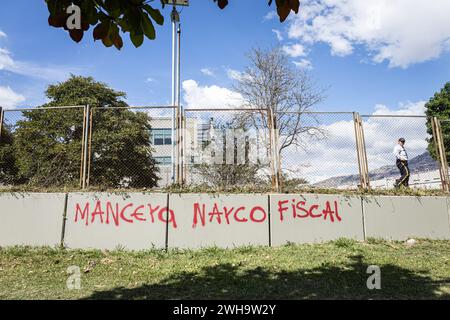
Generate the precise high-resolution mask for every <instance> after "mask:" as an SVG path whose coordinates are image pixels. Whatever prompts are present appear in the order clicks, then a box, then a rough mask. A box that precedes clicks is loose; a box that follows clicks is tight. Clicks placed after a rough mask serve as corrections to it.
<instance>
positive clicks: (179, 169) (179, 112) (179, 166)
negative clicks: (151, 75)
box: [176, 23, 183, 184]
mask: <svg viewBox="0 0 450 320" xmlns="http://www.w3.org/2000/svg"><path fill="white" fill-rule="evenodd" d="M177 35H178V46H177V59H178V66H177V156H176V159H177V183H178V184H181V182H182V180H183V179H182V170H183V169H182V158H181V140H182V134H183V131H182V129H181V116H182V110H181V24H180V23H178V30H177Z"/></svg>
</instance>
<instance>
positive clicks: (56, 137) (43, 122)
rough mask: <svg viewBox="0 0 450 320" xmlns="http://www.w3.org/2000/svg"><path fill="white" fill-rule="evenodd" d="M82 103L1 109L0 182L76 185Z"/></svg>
mask: <svg viewBox="0 0 450 320" xmlns="http://www.w3.org/2000/svg"><path fill="white" fill-rule="evenodd" d="M83 112H84V108H83V107H58V108H34V109H12V110H5V111H4V116H3V117H4V119H3V126H2V131H1V137H0V139H1V140H0V147H1V148H0V185H3V186H17V185H29V186H36V187H64V186H69V187H76V186H78V185H79V179H80V166H81V148H82V133H83Z"/></svg>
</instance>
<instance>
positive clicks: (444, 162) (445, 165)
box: [436, 119, 450, 192]
mask: <svg viewBox="0 0 450 320" xmlns="http://www.w3.org/2000/svg"><path fill="white" fill-rule="evenodd" d="M436 121H437V127H438V128H437V129H438V131H439V136H440V140H441V153H442V173H443V175H444V183H445V186H444V190H445V191H447V192H448V191H450V181H449V176H448V162H447V153H446V151H445V143H444V137H443V135H442V127H441V121H440V120H439V119H437V120H436Z"/></svg>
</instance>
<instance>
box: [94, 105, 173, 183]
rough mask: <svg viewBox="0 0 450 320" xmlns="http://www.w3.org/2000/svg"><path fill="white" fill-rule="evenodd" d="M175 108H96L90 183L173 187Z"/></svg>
mask: <svg viewBox="0 0 450 320" xmlns="http://www.w3.org/2000/svg"><path fill="white" fill-rule="evenodd" d="M174 110H175V108H172V107H143V108H108V107H104V108H93V109H92V110H91V119H90V122H91V132H90V137H89V141H90V142H91V145H90V146H89V155H90V157H89V163H88V171H89V172H88V177H89V178H88V179H89V181H88V184H89V185H90V186H99V187H107V188H153V187H164V186H167V185H169V184H172V181H173V180H172V177H173V165H172V164H173V163H174V157H175V156H176V155H175V154H174V152H173V150H174V149H175V148H174V144H175V143H176V139H174V138H175V137H174V134H175V130H173V128H174V127H175V128H176V126H174V123H173V115H174V114H173V112H174Z"/></svg>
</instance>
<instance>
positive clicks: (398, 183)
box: [396, 159, 410, 187]
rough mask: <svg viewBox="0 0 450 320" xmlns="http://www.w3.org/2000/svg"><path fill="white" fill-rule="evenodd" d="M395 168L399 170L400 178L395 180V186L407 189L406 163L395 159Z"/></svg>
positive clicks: (407, 174)
mask: <svg viewBox="0 0 450 320" xmlns="http://www.w3.org/2000/svg"><path fill="white" fill-rule="evenodd" d="M396 164H397V168H398V169H399V170H400V174H401V177H400V179H397V180H396V186H397V187H400V186H402V185H403V186H405V187H409V176H410V171H409V168H408V161H402V160H399V159H397V163H396Z"/></svg>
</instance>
